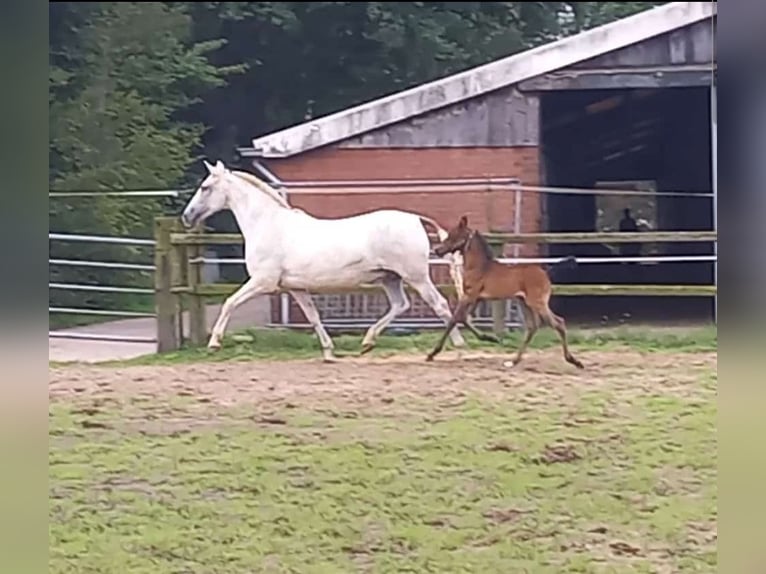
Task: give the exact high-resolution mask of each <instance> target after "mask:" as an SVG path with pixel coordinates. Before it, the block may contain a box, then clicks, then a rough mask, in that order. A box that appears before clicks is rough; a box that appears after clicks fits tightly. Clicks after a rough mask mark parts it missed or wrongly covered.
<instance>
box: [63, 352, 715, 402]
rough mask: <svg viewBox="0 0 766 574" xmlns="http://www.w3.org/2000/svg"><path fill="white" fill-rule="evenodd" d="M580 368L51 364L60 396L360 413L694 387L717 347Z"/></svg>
mask: <svg viewBox="0 0 766 574" xmlns="http://www.w3.org/2000/svg"><path fill="white" fill-rule="evenodd" d="M578 357H579V358H580V359H581V360H582V361H583V363H585V366H586V368H585V369H584V370H577V369H575V368H573V367H572V366H571V365H569V364H567V363H565V362H564V360H563V358H562V357H561V352H560V350H558V349H550V350H532V351H530V352H529V353H528V355H527V356H526V357H525V360H524V362H522V363H521V364H520V365H518V366H517V367H514V368H512V369H509V368H506V367H503V361H504V360H505V359H507V355H499V354H491V353H485V352H481V351H468V352H463V353H459V352H458V351H454V350H453V351H449V352H445V353H444V354H443V355H441V356H440V357H439V358H438V359H437V360H436V361H435V362H433V363H426V362H425V361H424V360H423V357H422V356H420V355H412V356H396V357H387V358H376V357H370V358H367V357H359V358H356V357H355V358H345V359H343V360H341V361H340V362H338V363H335V364H324V363H322V362H321V361H319V360H296V361H279V362H277V361H250V362H226V363H197V364H183V365H168V366H130V367H104V366H97V365H72V366H64V367H57V368H51V369H50V384H49V394H50V398H51V400H54V401H55V400H59V399H66V398H67V397H71V396H72V395H75V396H78V397H80V398H85V397H93V398H96V397H102V398H106V397H109V398H111V399H112V400H119V399H120V398H125V397H126V396H127V397H136V396H141V397H143V398H145V399H149V400H151V398H157V399H159V401H158V402H160V403H161V402H163V400H164V399H166V398H167V397H169V396H173V395H176V396H188V397H195V398H196V399H197V400H199V401H200V403H201V404H204V405H205V407H206V409H207V408H208V407H210V406H221V407H230V406H237V405H249V406H251V407H252V408H253V411H254V412H272V411H277V410H279V409H281V408H283V407H287V408H290V406H291V405H292V406H296V405H311V406H312V407H316V406H317V405H319V404H327V405H333V406H334V407H338V406H341V407H346V408H352V409H365V408H375V409H379V408H381V407H382V408H384V409H385V407H386V405H390V404H392V403H394V402H396V403H397V405H400V406H401V405H403V404H406V402H407V401H408V399H409V398H412V399H416V398H417V399H420V398H423V397H426V398H431V399H432V400H434V401H439V402H442V401H448V402H449V401H454V400H462V398H464V397H465V396H466V393H467V392H480V393H488V394H490V395H491V394H494V393H499V394H506V395H507V393H508V392H509V391H510V392H514V393H519V396H521V394H522V393H523V392H524V391H526V390H530V391H533V392H531V393H528V394H529V395H530V397H528V398H529V399H530V400H559V399H561V398H563V397H565V396H566V395H568V394H571V392H572V390H574V388H579V389H581V388H582V387H592V388H594V389H595V388H598V387H599V386H600V385H608V386H609V387H610V388H615V386H617V387H619V388H620V389H621V390H624V391H625V392H627V393H633V392H636V393H644V394H653V393H654V392H658V391H659V392H662V393H663V394H675V393H680V394H685V393H687V392H690V393H691V392H695V391H696V387H697V385H698V381H699V376H700V375H701V374H702V375H706V374H709V373H710V372H711V371H714V370H715V369H716V364H717V354H716V353H682V354H675V353H642V352H638V351H632V350H624V351H589V352H582V353H579V354H578ZM541 391H543V392H542V393H541Z"/></svg>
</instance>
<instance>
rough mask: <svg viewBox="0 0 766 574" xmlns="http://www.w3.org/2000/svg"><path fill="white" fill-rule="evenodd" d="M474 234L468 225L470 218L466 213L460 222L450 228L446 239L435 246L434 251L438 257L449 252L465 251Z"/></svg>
mask: <svg viewBox="0 0 766 574" xmlns="http://www.w3.org/2000/svg"><path fill="white" fill-rule="evenodd" d="M472 235H473V231H472V230H471V228H470V227H468V218H467V217H466V216H465V215H464V216H462V217H461V218H460V221H458V224H457V225H456V226H455V227H453V228H452V229H450V230H449V231H448V233H447V237H446V238H445V239H444V241H442V242H440V243H439V244H438V245H436V246H434V248H433V252H434V253H435V254H436V255H437V256H438V257H444V256H445V255H446V254H447V253H454V252H455V251H463V250H464V249H465V248H466V247H467V245H468V242H469V241H470V239H471V236H472Z"/></svg>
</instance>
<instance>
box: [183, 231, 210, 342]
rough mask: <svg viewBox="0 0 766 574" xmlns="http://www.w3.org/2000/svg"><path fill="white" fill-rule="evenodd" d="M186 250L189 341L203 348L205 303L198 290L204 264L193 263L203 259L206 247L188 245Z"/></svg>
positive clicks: (205, 330)
mask: <svg viewBox="0 0 766 574" xmlns="http://www.w3.org/2000/svg"><path fill="white" fill-rule="evenodd" d="M186 249H187V252H188V257H187V259H186V261H187V265H186V269H187V280H188V285H189V300H188V306H189V340H190V342H191V344H192V345H194V346H201V345H204V344H205V339H207V321H206V320H205V301H204V299H203V298H202V296H201V295H199V294H198V290H197V288H198V287H199V285H200V284H201V283H202V263H193V261H194V260H195V259H197V258H198V257H201V254H202V253H203V250H204V246H202V245H188V246H187V247H186Z"/></svg>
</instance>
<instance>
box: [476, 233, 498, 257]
mask: <svg viewBox="0 0 766 574" xmlns="http://www.w3.org/2000/svg"><path fill="white" fill-rule="evenodd" d="M473 236H474V238H475V239H476V240H477V241H478V242H479V245H480V246H481V249H482V251H484V256H485V257H486V258H487V259H488V260H489V261H494V260H495V252H494V251H492V248H491V247H490V246H489V243H487V240H486V238H485V237H484V236H483V235H482V234H481V233H479V232H478V231H475V232H474V235H473Z"/></svg>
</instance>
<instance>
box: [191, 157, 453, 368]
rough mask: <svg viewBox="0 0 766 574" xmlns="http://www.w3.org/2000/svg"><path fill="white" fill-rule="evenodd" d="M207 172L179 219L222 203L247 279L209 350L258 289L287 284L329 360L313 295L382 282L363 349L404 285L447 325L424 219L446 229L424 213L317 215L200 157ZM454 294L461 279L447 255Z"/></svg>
mask: <svg viewBox="0 0 766 574" xmlns="http://www.w3.org/2000/svg"><path fill="white" fill-rule="evenodd" d="M204 163H205V167H206V168H207V170H208V172H209V174H208V176H207V177H206V178H205V180H204V181H203V182H202V183H201V184H200V186H199V188H198V189H197V190H196V192H195V193H194V196H193V197H192V198H191V199H190V200H189V203H188V204H187V205H186V207H185V208H184V211H183V214H182V215H181V221H182V222H183V224H184V225H185V226H187V227H194V226H195V225H197V224H199V223H201V222H202V221H204V220H205V219H206V218H208V217H209V216H211V215H213V214H214V213H217V212H218V211H221V210H223V209H230V210H231V211H232V212H233V213H234V217H235V218H236V220H237V224H238V225H239V229H240V231H241V233H242V236H243V238H244V243H245V265H246V267H247V272H248V275H249V279H248V280H247V281H246V282H245V283H244V284H243V285H242V286H241V287H240V288H239V289H238V290H237V291H236V292H235V293H233V294H232V295H231V296H229V297H228V298H227V299H226V301H225V302H224V304H223V306H222V307H221V311H220V314H219V315H218V319H217V320H216V322H215V325H214V326H213V331H212V333H211V334H210V340H209V342H208V348H210V349H217V348H219V347H220V346H221V339H222V338H223V334H224V332H225V331H226V326H227V324H228V322H229V318H230V316H231V313H232V311H233V310H234V309H235V308H236V307H237V306H239V305H241V304H242V303H244V302H245V301H247V300H248V299H250V298H252V297H255V296H256V295H264V294H271V293H277V292H279V291H281V290H287V291H289V293H290V294H291V295H292V296H293V297H294V298H295V301H296V302H297V303H298V305H299V306H300V308H301V309H302V310H303V313H304V314H305V315H306V318H307V319H308V320H309V321H310V322H311V324H312V325H313V327H314V330H315V332H316V334H317V336H318V338H319V342H320V344H321V346H322V356H323V358H324V360H325V361H328V362H330V361H333V360H334V354H333V347H334V345H333V342H332V339H331V338H330V336H329V335H328V334H327V331H325V328H324V327H323V325H322V323H321V321H320V318H319V313H318V311H317V309H316V307H315V306H314V302H313V300H312V298H311V293H312V292H313V293H323V292H333V291H337V290H346V289H349V288H354V287H358V286H359V285H361V284H363V283H376V284H380V285H381V286H382V287H383V289H384V291H385V292H386V295H387V297H388V300H389V302H390V304H391V307H390V309H389V310H388V312H387V313H386V314H385V315H383V317H381V318H380V319H379V320H378V321H377V323H375V324H374V325H372V326H371V327H370V328H369V329H368V331H367V333H366V334H365V336H364V339H363V340H362V353H365V352H367V351H369V350H371V349H372V348H373V347H374V346H375V341H376V338H377V337H378V335H380V333H381V332H383V330H384V329H385V328H386V327H387V326H388V325H389V323H391V321H393V320H394V318H396V317H397V316H398V315H400V314H401V313H403V312H405V311H406V310H407V309H409V306H410V302H409V300H408V298H407V294H406V293H405V290H404V285H403V283H405V282H406V283H407V284H409V285H410V286H411V287H412V288H413V289H414V290H415V291H417V293H418V294H419V295H420V296H421V297H422V298H423V300H424V301H425V302H426V304H428V306H429V307H431V309H433V311H434V313H436V315H437V316H438V317H439V318H440V319H442V321H444V323H445V324H446V323H448V322H449V320H450V318H451V316H452V313H451V312H450V309H449V305H448V304H447V301H446V299H445V298H444V297H443V296H442V294H441V293H439V291H438V290H437V289H436V287H435V286H434V284H433V283H432V281H431V278H430V276H429V269H428V259H429V253H430V250H431V247H430V244H429V240H428V234H427V233H426V230H425V228H424V226H423V224H424V223H427V224H430V225H432V226H433V227H434V228H435V229H436V232H437V234H438V236H439V238H440V240H442V241H443V240H444V238H445V237H446V236H447V232H446V231H445V230H444V229H443V228H441V227H440V226H439V225H438V224H437V223H436V222H435V221H434V220H432V219H429V218H427V217H424V216H421V215H417V214H414V213H409V212H406V211H399V210H393V209H385V210H378V211H372V212H369V213H364V214H361V215H356V216H353V217H344V218H341V219H320V218H316V217H313V216H311V215H309V214H308V213H306V212H305V211H303V210H301V209H297V208H294V207H292V206H291V205H290V204H289V203H288V202H287V201H286V200H285V199H284V198H283V197H282V196H281V195H280V194H279V193H278V192H277V191H276V190H275V189H273V188H272V187H270V186H269V185H268V184H266V183H265V182H263V181H261V180H260V179H258V178H257V177H255V176H254V175H252V174H250V173H247V172H242V171H230V170H229V169H227V168H226V167H225V166H224V165H223V163H221V161H218V162H217V163H216V165H214V166H213V165H210V164H209V163H208V162H207V161H205V162H204ZM450 261H451V266H450V273H451V275H452V279H453V281H454V282H455V286H456V288H457V290H458V293H460V292H461V291H462V289H461V286H462V281H461V279H462V277H461V273H460V270H459V267H458V263H456V262H455V260H454V259H452V260H450ZM450 338H451V339H452V343H453V344H454V345H455V346H456V347H462V346H464V345H465V341H464V339H463V337H462V335H461V334H460V332H459V331H458V330H457V328H455V329H453V330H452V331H451V333H450Z"/></svg>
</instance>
